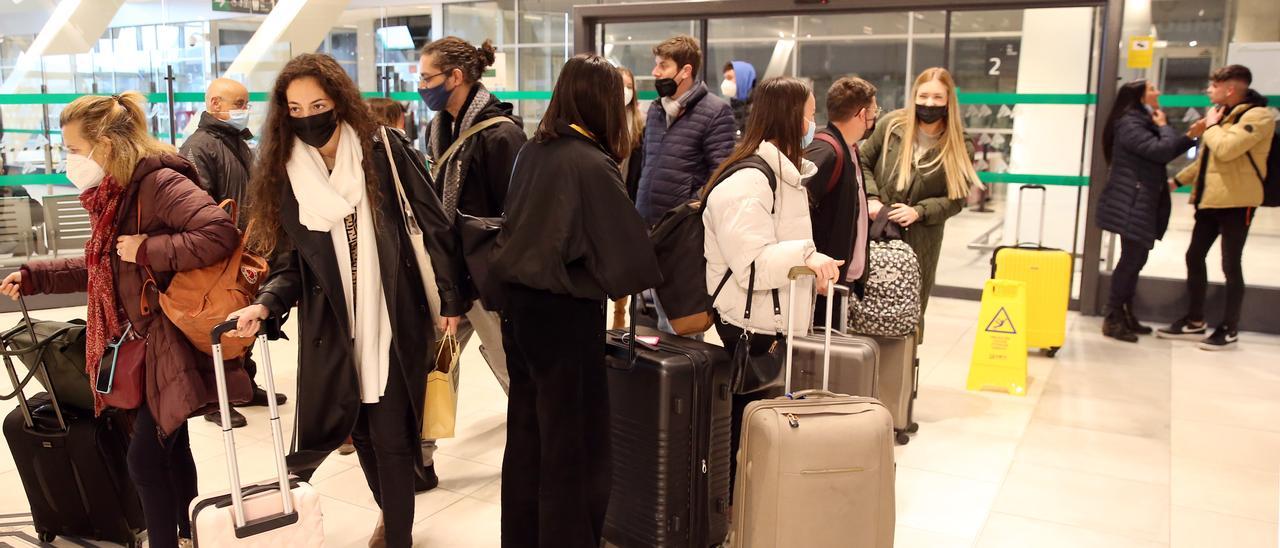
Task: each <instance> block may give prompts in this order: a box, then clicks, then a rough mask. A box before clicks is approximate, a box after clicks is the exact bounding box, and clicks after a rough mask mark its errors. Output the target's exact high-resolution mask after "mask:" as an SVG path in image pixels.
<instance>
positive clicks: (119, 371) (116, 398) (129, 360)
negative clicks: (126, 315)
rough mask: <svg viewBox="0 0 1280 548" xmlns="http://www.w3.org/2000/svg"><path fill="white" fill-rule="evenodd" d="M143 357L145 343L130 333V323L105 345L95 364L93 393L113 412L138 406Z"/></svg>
mask: <svg viewBox="0 0 1280 548" xmlns="http://www.w3.org/2000/svg"><path fill="white" fill-rule="evenodd" d="M146 357H147V340H146V339H145V338H143V337H140V336H138V335H137V334H136V333H134V332H133V324H126V326H125V328H124V333H122V334H121V335H120V336H119V337H118V338H116V340H114V341H111V342H110V343H107V348H106V350H105V351H103V353H102V360H101V361H99V362H98V379H97V385H96V386H95V390H97V391H98V394H100V395H101V396H102V402H103V403H104V404H106V405H107V406H108V407H114V408H116V409H137V408H138V407H141V406H142V389H143V387H142V380H143V378H142V374H143V370H144V369H145V362H146Z"/></svg>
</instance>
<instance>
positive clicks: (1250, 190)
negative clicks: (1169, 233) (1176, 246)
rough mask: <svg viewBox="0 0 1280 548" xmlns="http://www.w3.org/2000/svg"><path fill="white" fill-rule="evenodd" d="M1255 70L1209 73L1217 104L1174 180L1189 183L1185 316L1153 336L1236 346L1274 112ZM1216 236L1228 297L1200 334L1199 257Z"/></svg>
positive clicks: (1203, 278) (1202, 275)
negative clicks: (1256, 84) (1191, 208)
mask: <svg viewBox="0 0 1280 548" xmlns="http://www.w3.org/2000/svg"><path fill="white" fill-rule="evenodd" d="M1252 82H1253V74H1252V73H1251V72H1249V69H1248V68H1246V67H1243V66H1240V65H1230V66H1226V67H1223V68H1220V69H1218V70H1216V71H1214V73H1213V75H1211V76H1210V77H1209V89H1208V93H1209V99H1210V100H1211V101H1213V103H1214V104H1215V105H1217V106H1216V107H1215V108H1213V109H1211V110H1209V112H1208V114H1206V115H1205V117H1204V122H1205V127H1206V129H1205V130H1204V135H1203V136H1201V138H1200V143H1201V147H1200V150H1199V152H1198V153H1197V154H1196V161H1195V163H1192V164H1191V165H1189V166H1187V167H1186V169H1183V170H1182V171H1181V172H1180V173H1178V176H1177V182H1178V184H1179V185H1188V184H1189V185H1193V188H1192V191H1191V201H1192V203H1193V204H1195V206H1196V214H1195V221H1196V224H1195V228H1194V229H1192V232H1191V245H1190V246H1189V247H1188V248H1187V293H1188V297H1189V298H1190V304H1189V306H1188V309H1187V315H1186V316H1185V317H1183V318H1182V319H1180V320H1178V321H1176V322H1174V323H1173V325H1170V326H1169V327H1167V328H1164V329H1161V330H1159V331H1158V332H1157V335H1158V336H1159V337H1161V338H1166V339H1190V340H1195V339H1200V344H1199V346H1200V348H1201V349H1204V350H1221V349H1224V348H1229V347H1232V346H1235V343H1236V341H1237V340H1238V338H1239V335H1238V333H1237V327H1238V325H1237V324H1238V323H1239V321H1240V308H1241V306H1242V305H1243V304H1244V289H1245V285H1244V272H1243V269H1242V267H1241V257H1242V256H1243V255H1244V243H1245V239H1246V238H1247V237H1248V236H1249V225H1250V224H1251V223H1252V221H1253V214H1254V212H1255V211H1256V210H1257V208H1258V206H1260V205H1262V204H1263V203H1264V201H1265V194H1266V184H1265V181H1266V180H1267V177H1268V174H1267V165H1268V156H1269V155H1270V154H1272V153H1273V151H1272V150H1271V147H1272V143H1273V140H1274V136H1275V130H1276V121H1275V117H1274V116H1273V115H1272V114H1271V112H1270V111H1268V110H1267V99H1266V97H1263V96H1262V95H1260V94H1259V93H1258V92H1257V91H1254V90H1253V89H1250V88H1249V85H1250V84H1251V83H1252ZM1219 235H1221V236H1222V270H1223V273H1224V274H1225V275H1226V278H1227V302H1226V303H1225V306H1224V310H1223V313H1222V322H1221V323H1219V324H1218V327H1217V328H1216V329H1214V331H1213V333H1212V334H1211V335H1209V336H1208V337H1205V336H1204V335H1205V333H1206V329H1207V324H1206V323H1205V321H1204V320H1205V313H1204V304H1205V302H1204V301H1205V294H1206V292H1207V290H1208V285H1209V281H1208V275H1207V273H1206V268H1205V258H1206V256H1208V254H1209V248H1210V247H1212V246H1213V242H1214V241H1215V240H1217V239H1218V236H1219Z"/></svg>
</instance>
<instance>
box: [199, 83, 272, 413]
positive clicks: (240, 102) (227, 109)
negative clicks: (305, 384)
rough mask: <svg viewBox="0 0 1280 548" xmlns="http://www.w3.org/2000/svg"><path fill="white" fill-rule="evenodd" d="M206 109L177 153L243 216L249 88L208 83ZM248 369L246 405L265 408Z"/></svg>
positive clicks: (249, 159)
mask: <svg viewBox="0 0 1280 548" xmlns="http://www.w3.org/2000/svg"><path fill="white" fill-rule="evenodd" d="M204 105H205V111H204V112H203V113H201V114H200V126H199V127H198V128H197V129H196V130H195V132H193V133H192V134H191V136H190V137H187V140H186V141H185V142H184V143H182V148H181V149H180V150H179V151H178V152H179V153H180V154H182V156H183V157H184V158H186V159H187V160H189V161H190V162H191V163H192V164H194V165H195V166H196V171H197V172H198V173H199V174H200V177H199V179H198V180H197V181H196V184H198V185H200V186H201V187H202V188H204V189H205V190H206V191H208V192H209V195H210V196H212V197H213V201H215V202H218V203H222V201H223V200H235V202H236V206H237V207H239V208H240V210H241V212H242V213H243V212H244V211H245V208H247V207H248V206H249V204H248V202H247V201H246V200H247V198H248V197H249V171H250V167H251V166H252V165H253V151H252V150H250V149H249V143H248V141H249V139H252V138H253V133H252V132H250V131H249V128H248V125H249V90H248V89H247V88H245V87H244V84H241V83H240V82H237V81H235V80H229V79H226V78H219V79H217V80H214V81H213V82H212V83H211V84H209V89H208V90H206V91H205V94H204ZM247 218H248V215H244V214H241V215H240V216H239V217H237V218H236V225H237V226H238V227H239V228H240V230H241V231H242V232H243V231H244V228H245V222H246V219H247ZM244 369H245V371H246V372H248V373H249V380H250V381H254V385H253V400H251V401H250V402H249V403H248V405H260V406H265V405H267V391H266V390H263V389H262V387H260V386H258V384H257V381H256V380H254V379H255V377H257V373H258V368H257V365H256V364H254V363H253V360H252V359H249V355H248V354H245V360H244ZM284 402H285V395H284V394H276V404H278V405H283V404H284ZM204 418H205V420H207V421H209V422H212V423H214V424H217V425H219V426H222V415H221V414H220V413H218V411H217V410H216V409H215V410H214V411H213V412H211V413H209V414H207V415H205V416H204ZM246 424H248V420H246V419H245V418H244V415H243V414H241V413H240V412H239V411H236V410H235V409H232V410H231V426H232V427H233V428H240V427H242V426H245V425H246Z"/></svg>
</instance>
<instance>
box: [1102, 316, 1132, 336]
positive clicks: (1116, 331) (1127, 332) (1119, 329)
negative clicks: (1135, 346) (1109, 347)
mask: <svg viewBox="0 0 1280 548" xmlns="http://www.w3.org/2000/svg"><path fill="white" fill-rule="evenodd" d="M1102 334H1103V335H1106V336H1108V337H1111V338H1113V339H1116V340H1119V341H1124V342H1138V335H1137V334H1136V333H1134V332H1133V330H1132V329H1129V321H1128V318H1126V317H1125V315H1124V311H1123V310H1112V311H1111V313H1109V314H1107V318H1106V319H1105V320H1103V321H1102Z"/></svg>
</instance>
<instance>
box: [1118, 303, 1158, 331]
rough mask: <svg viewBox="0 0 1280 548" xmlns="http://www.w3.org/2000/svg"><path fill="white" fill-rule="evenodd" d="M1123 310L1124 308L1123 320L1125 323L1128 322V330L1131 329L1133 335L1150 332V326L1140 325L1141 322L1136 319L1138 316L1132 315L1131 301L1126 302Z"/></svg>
mask: <svg viewBox="0 0 1280 548" xmlns="http://www.w3.org/2000/svg"><path fill="white" fill-rule="evenodd" d="M1123 310H1124V321H1125V323H1126V324H1128V326H1129V331H1132V332H1133V333H1134V334H1135V335H1150V334H1151V328H1150V327H1148V326H1145V325H1142V322H1139V321H1138V317H1137V316H1134V315H1133V304H1132V303H1126V304H1125V305H1124V307H1123Z"/></svg>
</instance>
